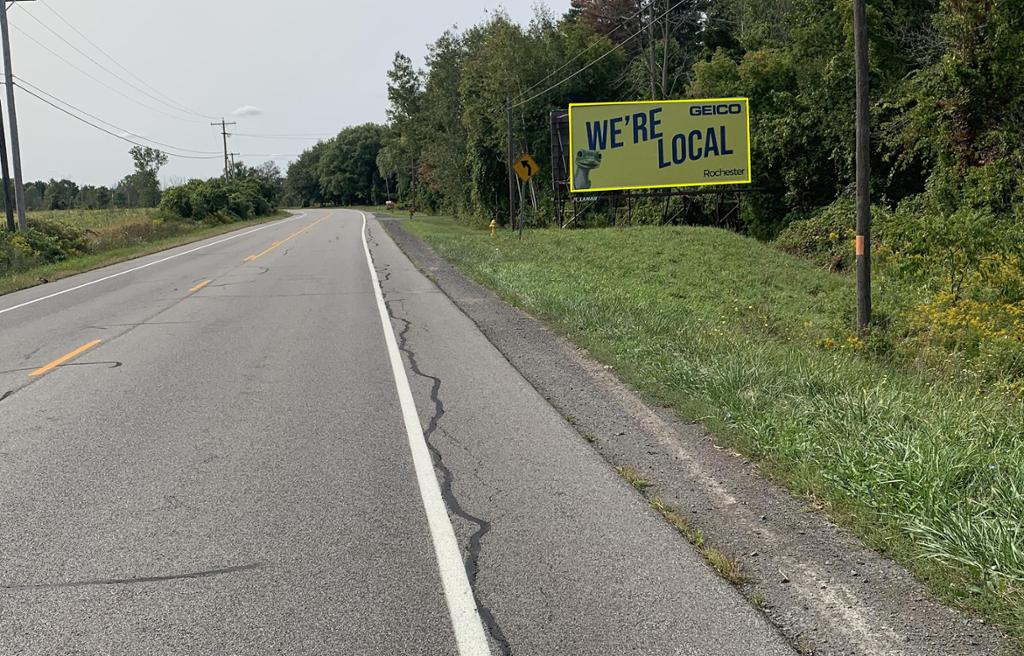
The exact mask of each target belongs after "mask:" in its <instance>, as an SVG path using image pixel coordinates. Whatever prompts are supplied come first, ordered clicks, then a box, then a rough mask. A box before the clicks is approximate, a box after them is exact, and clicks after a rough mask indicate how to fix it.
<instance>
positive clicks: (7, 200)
mask: <svg viewBox="0 0 1024 656" xmlns="http://www.w3.org/2000/svg"><path fill="white" fill-rule="evenodd" d="M0 169H2V171H0V172H2V173H3V184H4V211H5V212H6V213H7V230H8V231H9V232H14V231H15V230H17V229H18V224H17V223H16V222H15V221H14V197H13V195H12V194H11V172H10V171H9V170H8V168H7V135H6V134H5V131H4V109H3V106H0Z"/></svg>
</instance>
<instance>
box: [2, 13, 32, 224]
mask: <svg viewBox="0 0 1024 656" xmlns="http://www.w3.org/2000/svg"><path fill="white" fill-rule="evenodd" d="M0 39H2V40H3V54H4V80H5V82H6V83H7V112H8V115H9V117H10V120H11V163H12V164H13V165H14V200H15V203H16V204H17V206H18V227H19V228H20V229H21V230H28V220H27V219H26V218H25V185H24V180H23V179H22V175H21V141H20V139H19V138H18V111H17V109H16V108H15V105H14V71H12V70H11V36H10V33H9V29H8V25H7V2H0ZM4 151H5V152H6V148H5V149H4Z"/></svg>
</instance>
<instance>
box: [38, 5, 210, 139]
mask: <svg viewBox="0 0 1024 656" xmlns="http://www.w3.org/2000/svg"><path fill="white" fill-rule="evenodd" d="M37 1H38V2H39V4H41V5H43V6H44V7H46V8H47V9H48V10H49V11H50V13H52V14H53V15H54V16H56V17H57V18H58V19H59V20H60V21H61V22H62V23H64V24H65V25H67V26H68V27H69V28H71V30H73V31H74V32H75V34H77V35H78V36H80V37H82V39H84V40H85V42H86V43H88V44H89V45H91V46H92V47H93V48H95V49H96V50H97V51H98V52H100V53H101V54H102V55H103V56H104V57H106V58H107V59H108V60H110V61H111V62H112V63H113V64H114V65H115V66H117V67H118V68H119V69H121V70H122V71H124V72H125V73H127V74H128V75H130V76H131V77H132V78H134V79H135V80H136V81H138V82H139V83H140V84H142V85H143V86H145V87H146V88H147V89H149V90H150V91H152V92H153V93H155V94H157V95H159V96H161V97H162V98H164V99H165V100H166V101H167V102H168V103H169V104H171V105H173V106H176V107H177V108H178V109H180V110H181V111H183V112H187V113H189V114H193V115H195V116H201V117H203V118H209V119H216V118H219V117H217V116H212V115H209V114H204V113H202V112H197V111H196V110H194V109H190V108H189V107H188V106H187V105H185V104H183V103H179V102H178V101H176V100H175V99H174V98H172V97H170V96H168V95H167V94H165V93H163V92H162V91H160V90H159V89H157V88H156V87H154V86H153V85H151V84H149V83H148V82H147V81H146V80H144V79H143V78H142V77H141V76H139V75H136V74H135V73H133V72H132V71H131V70H130V69H128V68H127V67H125V66H124V65H123V64H121V62H119V61H118V60H117V59H116V58H115V57H114V56H113V55H111V54H110V53H108V52H107V51H106V50H104V49H103V48H102V47H100V46H99V44H97V43H96V42H95V41H93V40H92V39H90V38H89V37H88V36H87V35H85V34H84V33H83V32H82V31H81V30H80V29H78V28H77V27H76V26H75V24H74V23H72V22H71V21H69V20H68V19H66V18H64V16H63V15H61V13H60V12H58V11H57V10H56V9H54V8H53V7H51V6H50V5H49V3H47V2H46V0H37ZM33 18H35V17H34V16H33ZM36 20H38V19H36Z"/></svg>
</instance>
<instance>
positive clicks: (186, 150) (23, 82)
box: [14, 75, 221, 155]
mask: <svg viewBox="0 0 1024 656" xmlns="http://www.w3.org/2000/svg"><path fill="white" fill-rule="evenodd" d="M14 79H15V80H17V83H16V84H15V86H19V87H21V88H22V89H24V86H21V85H27V86H28V87H30V88H31V89H32V90H34V91H36V92H37V93H41V94H43V95H44V96H46V97H48V98H50V99H51V100H53V101H55V102H59V103H61V104H63V105H66V106H67V107H69V108H71V109H72V110H74V111H76V112H78V113H79V114H83V115H85V116H88V117H89V118H91V119H93V120H94V121H98V122H100V123H102V124H103V125H106V126H107V127H110V128H113V129H115V130H120V131H121V132H123V133H125V134H127V135H129V136H132V137H135V138H136V139H141V140H142V141H148V142H149V143H151V144H154V145H156V146H163V147H165V148H171V149H173V150H177V151H180V152H183V153H195V154H199V155H221V153H220V151H215V150H195V149H192V148H182V147H181V146H175V145H173V144H168V143H164V142H162V141H157V140H155V139H150V138H149V137H147V136H145V135H141V134H139V133H138V132H134V131H132V130H128V129H126V128H124V127H121V126H120V125H117V124H116V123H111V122H110V121H107V120H104V119H102V118H100V117H99V116H96V115H95V114H91V113H89V112H87V111H85V110H84V109H82V108H80V107H76V106H75V105H72V104H71V103H69V102H68V101H66V100H64V99H62V98H60V97H58V96H55V95H54V94H52V93H50V92H49V91H46V90H45V89H41V88H40V87H38V86H36V85H35V84H32V83H31V82H29V81H28V80H26V79H25V78H23V77H19V76H17V75H15V76H14ZM18 83H20V84H18Z"/></svg>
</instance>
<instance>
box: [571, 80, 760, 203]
mask: <svg viewBox="0 0 1024 656" xmlns="http://www.w3.org/2000/svg"><path fill="white" fill-rule="evenodd" d="M569 153H570V162H569V173H570V179H569V188H570V190H571V191H573V192H594V191H618V190H622V189H655V188H659V187H695V186H703V185H726V184H749V183H750V181H751V172H750V102H749V100H748V99H747V98H708V99H702V100H659V101H641V102H609V103H576V104H572V105H569Z"/></svg>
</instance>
